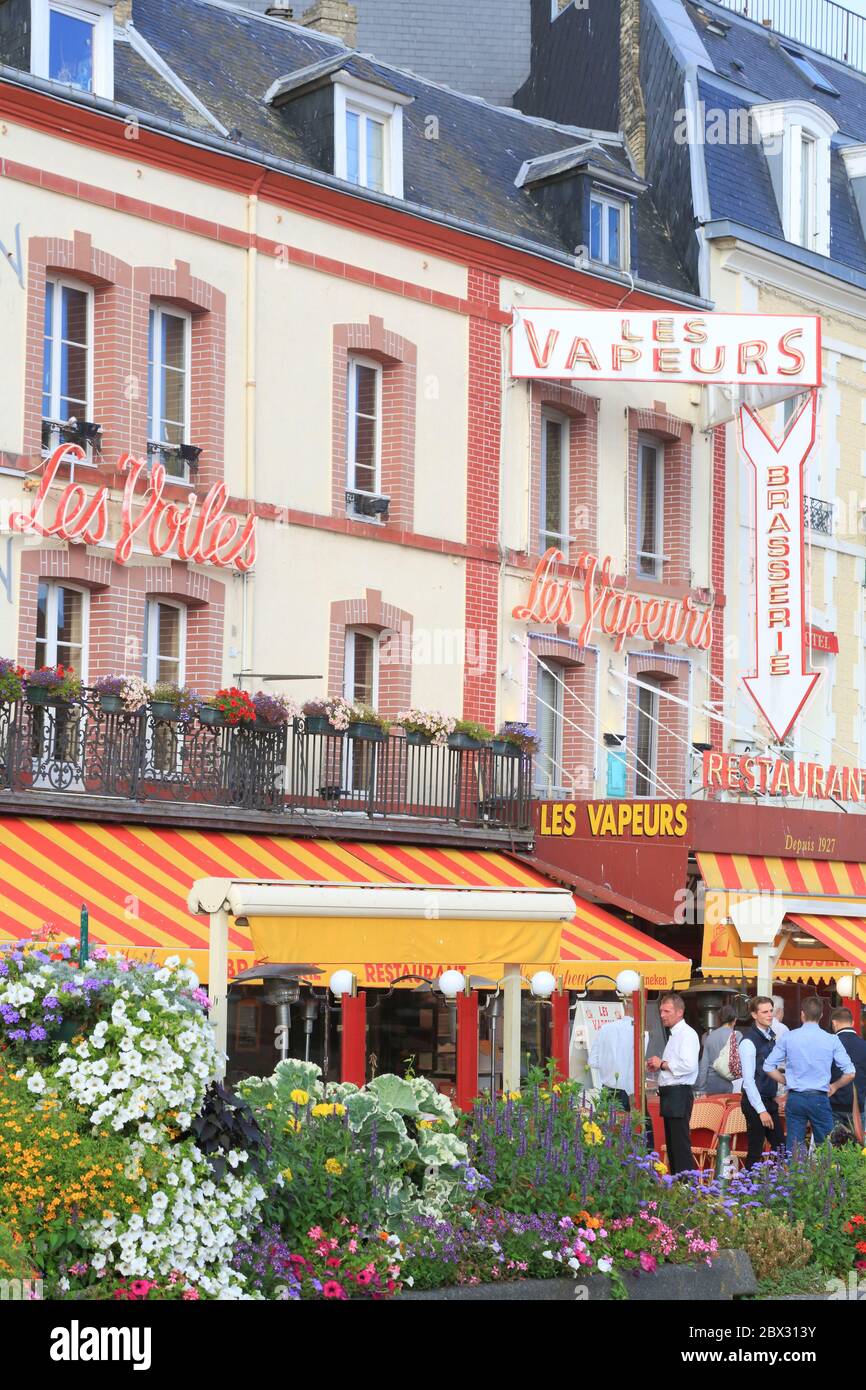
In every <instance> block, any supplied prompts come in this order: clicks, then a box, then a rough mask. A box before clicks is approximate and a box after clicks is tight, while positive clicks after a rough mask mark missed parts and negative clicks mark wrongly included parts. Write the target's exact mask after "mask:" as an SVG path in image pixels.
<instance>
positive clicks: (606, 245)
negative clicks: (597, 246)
mask: <svg viewBox="0 0 866 1390" xmlns="http://www.w3.org/2000/svg"><path fill="white" fill-rule="evenodd" d="M594 203H597V204H598V205H599V206H600V207H601V208H602V218H601V257H598V256H593V254H592V207H593V204H594ZM610 208H614V209H615V210H616V211H617V212H618V213H619V215H620V225H619V260H617V261H612V260H611V259H610V229H609V227H608V219H607V213H608V209H610ZM589 218H590V225H589V227H588V229H587V241H588V243H589V248H588V249H589V258H590V260H591V261H593V262H594V263H595V264H596V265H606V266H609V267H610V269H611V270H628V266H629V235H630V223H629V205H628V203H627V202H626V200H625V199H624V198H615V197H614V196H613V194H612V193H605V192H604V191H603V190H602V189H600V188H593V189H592V190H591V192H590V195H589Z"/></svg>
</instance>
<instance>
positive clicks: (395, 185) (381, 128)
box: [331, 72, 407, 198]
mask: <svg viewBox="0 0 866 1390" xmlns="http://www.w3.org/2000/svg"><path fill="white" fill-rule="evenodd" d="M331 80H332V82H333V83H334V173H335V174H336V175H337V178H340V179H346V180H347V181H348V182H349V183H354V184H357V185H358V187H359V188H369V189H370V190H371V192H374V193H389V194H391V196H392V197H394V198H402V197H403V105H404V104H405V102H406V100H407V99H406V98H405V97H402V96H400V95H399V94H398V93H394V92H390V91H386V90H385V89H378V88H375V87H373V86H372V84H370V83H367V82H361V81H359V80H358V79H357V78H353V77H351V76H350V75H349V74H347V73H345V72H340V73H337V74H335V75H334V77H333V78H332V79H331Z"/></svg>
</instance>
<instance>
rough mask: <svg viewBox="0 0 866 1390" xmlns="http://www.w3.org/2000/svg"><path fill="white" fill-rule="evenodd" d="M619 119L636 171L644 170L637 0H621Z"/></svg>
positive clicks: (638, 8) (643, 110)
mask: <svg viewBox="0 0 866 1390" xmlns="http://www.w3.org/2000/svg"><path fill="white" fill-rule="evenodd" d="M619 123H620V127H621V129H622V132H623V135H624V136H625V139H626V144H627V145H628V147H629V151H630V153H631V157H632V159H633V160H634V162H635V165H636V167H637V170H638V173H639V174H641V175H643V174H644V173H645V171H646V106H645V105H644V99H643V91H642V90H641V85H640V0H620V9H619Z"/></svg>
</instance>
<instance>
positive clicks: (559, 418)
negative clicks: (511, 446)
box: [538, 408, 571, 559]
mask: <svg viewBox="0 0 866 1390" xmlns="http://www.w3.org/2000/svg"><path fill="white" fill-rule="evenodd" d="M548 422H550V423H552V424H554V425H559V427H560V430H561V439H562V446H561V452H562V459H561V469H560V486H561V496H560V499H559V531H558V533H556V534H554V533H553V532H550V531H547V530H545V522H546V520H547V425H548ZM570 448H571V437H570V431H569V419H568V416H567V415H558V414H557V413H556V411H553V410H547V409H546V408H542V411H541V478H540V483H541V507H540V512H539V518H538V520H539V528H538V529H539V544H540V546H541V550H542V552H544V551H545V550H547V549H548V548H549V546H551V545H556V547H557V549H558V550H561V551H562V553H563V555H564V556H565V558H566V559H568V544H569V539H570V535H569V525H568V521H569V511H570V508H569V495H570V487H571V478H570V470H569V462H570V457H569V456H570Z"/></svg>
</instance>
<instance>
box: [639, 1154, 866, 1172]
mask: <svg viewBox="0 0 866 1390" xmlns="http://www.w3.org/2000/svg"><path fill="white" fill-rule="evenodd" d="M863 1152H864V1153H866V1149H864V1150H863ZM653 1167H654V1168H655V1170H656V1172H657V1173H666V1172H667V1171H668V1165H667V1164H666V1163H654V1164H653Z"/></svg>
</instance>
